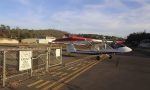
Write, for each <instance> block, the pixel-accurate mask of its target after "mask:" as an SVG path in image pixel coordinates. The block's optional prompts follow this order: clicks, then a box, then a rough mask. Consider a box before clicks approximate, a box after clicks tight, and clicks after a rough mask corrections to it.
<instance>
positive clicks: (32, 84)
mask: <svg viewBox="0 0 150 90" xmlns="http://www.w3.org/2000/svg"><path fill="white" fill-rule="evenodd" d="M42 81H43V80H38V81H36V82H34V83H31V84H29V85H27V87H31V86H34V85H36V84H38V83H40V82H42Z"/></svg>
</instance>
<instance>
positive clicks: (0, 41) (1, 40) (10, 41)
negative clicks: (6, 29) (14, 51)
mask: <svg viewBox="0 0 150 90" xmlns="http://www.w3.org/2000/svg"><path fill="white" fill-rule="evenodd" d="M7 43H8V44H18V43H19V41H18V40H16V39H10V38H0V44H7Z"/></svg>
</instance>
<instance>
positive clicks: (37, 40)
mask: <svg viewBox="0 0 150 90" xmlns="http://www.w3.org/2000/svg"><path fill="white" fill-rule="evenodd" d="M55 39H56V38H55V37H46V38H44V39H42V38H28V39H22V40H21V43H28V44H33V43H39V44H48V43H50V42H52V41H53V40H55Z"/></svg>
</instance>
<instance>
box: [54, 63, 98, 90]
mask: <svg viewBox="0 0 150 90" xmlns="http://www.w3.org/2000/svg"><path fill="white" fill-rule="evenodd" d="M97 63H98V62H96V63H94V64H92V65H91V66H89V67H87V68H86V69H84V70H83V71H81V72H79V73H77V74H76V75H74V76H73V77H71V78H69V79H68V80H66V81H64V83H68V82H70V81H71V80H73V79H74V78H76V77H78V76H79V75H81V74H82V73H84V72H85V71H87V70H89V69H90V68H92V67H93V66H94V65H96V64H97ZM64 83H61V84H60V85H58V86H56V87H54V88H53V89H52V90H59V89H60V88H61V87H62V86H64V85H65V84H64Z"/></svg>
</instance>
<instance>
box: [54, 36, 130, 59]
mask: <svg viewBox="0 0 150 90" xmlns="http://www.w3.org/2000/svg"><path fill="white" fill-rule="evenodd" d="M54 42H56V43H64V44H66V51H67V52H68V53H79V54H91V55H98V56H97V57H96V59H97V60H100V59H101V55H102V54H106V55H107V56H108V57H109V59H111V58H112V55H111V54H114V53H127V52H131V51H132V49H131V48H129V47H127V46H125V45H123V44H113V45H109V42H110V41H109V42H107V41H106V40H105V39H104V40H97V39H92V38H83V37H77V36H68V37H63V38H59V39H56V40H54ZM74 45H86V46H91V49H90V50H78V51H77V49H76V48H75V46H74Z"/></svg>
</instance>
